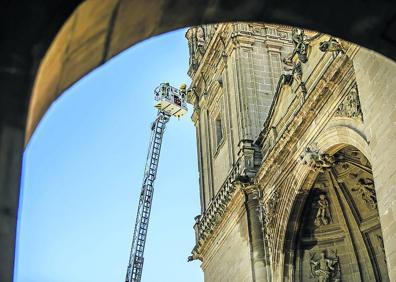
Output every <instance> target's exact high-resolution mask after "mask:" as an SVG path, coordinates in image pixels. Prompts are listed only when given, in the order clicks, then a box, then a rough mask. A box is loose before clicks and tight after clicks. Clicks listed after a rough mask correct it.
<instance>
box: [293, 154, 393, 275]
mask: <svg viewBox="0 0 396 282" xmlns="http://www.w3.org/2000/svg"><path fill="white" fill-rule="evenodd" d="M332 160H333V164H332V166H331V167H328V168H326V170H317V172H318V175H317V177H316V180H315V182H314V184H313V186H312V188H311V189H310V190H309V191H310V192H309V194H308V196H307V199H306V201H305V205H304V209H303V211H302V215H301V218H300V225H299V226H300V228H299V231H298V234H297V237H296V241H295V242H296V244H295V250H294V252H295V255H294V257H295V265H294V269H295V278H296V281H389V278H388V275H387V268H386V261H385V253H384V251H383V242H382V232H381V225H380V222H379V217H378V210H377V200H376V194H375V184H374V180H373V175H372V170H371V166H370V163H369V161H368V160H367V158H366V157H365V156H364V155H363V154H362V153H361V152H360V151H358V150H357V149H356V148H354V147H352V146H347V147H345V148H344V149H342V150H340V151H339V152H338V153H336V154H334V155H333V156H332Z"/></svg>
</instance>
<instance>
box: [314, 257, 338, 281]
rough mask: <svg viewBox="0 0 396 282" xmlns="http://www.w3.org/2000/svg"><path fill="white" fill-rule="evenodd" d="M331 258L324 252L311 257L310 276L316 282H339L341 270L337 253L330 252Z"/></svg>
mask: <svg viewBox="0 0 396 282" xmlns="http://www.w3.org/2000/svg"><path fill="white" fill-rule="evenodd" d="M332 253H333V255H332V257H329V256H327V254H326V251H322V252H320V253H319V254H318V253H314V254H313V255H311V260H310V263H311V274H312V276H313V277H314V278H316V279H317V280H316V281H318V282H330V281H337V282H340V281H341V270H340V265H339V258H338V256H337V251H332Z"/></svg>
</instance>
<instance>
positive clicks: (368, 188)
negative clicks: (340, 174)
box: [350, 173, 377, 209]
mask: <svg viewBox="0 0 396 282" xmlns="http://www.w3.org/2000/svg"><path fill="white" fill-rule="evenodd" d="M350 177H351V178H352V179H357V181H356V182H355V186H354V187H352V189H351V190H352V192H356V193H357V194H360V197H361V198H362V199H363V201H364V202H365V203H366V204H367V206H368V207H369V208H371V209H375V208H377V197H376V195H375V187H374V181H373V180H372V179H370V178H361V177H360V178H359V177H358V175H357V174H353V173H351V174H350Z"/></svg>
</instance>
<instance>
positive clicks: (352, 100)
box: [334, 87, 363, 119]
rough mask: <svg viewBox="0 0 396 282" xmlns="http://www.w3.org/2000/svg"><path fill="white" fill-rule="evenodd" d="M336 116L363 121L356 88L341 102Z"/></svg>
mask: <svg viewBox="0 0 396 282" xmlns="http://www.w3.org/2000/svg"><path fill="white" fill-rule="evenodd" d="M334 116H336V117H348V118H359V119H363V113H362V109H361V107H360V100H359V94H358V91H357V89H356V87H354V88H352V89H351V91H350V92H349V93H348V95H347V96H346V97H345V99H344V100H343V101H342V102H341V104H340V105H339V106H338V108H337V110H336V112H335V114H334Z"/></svg>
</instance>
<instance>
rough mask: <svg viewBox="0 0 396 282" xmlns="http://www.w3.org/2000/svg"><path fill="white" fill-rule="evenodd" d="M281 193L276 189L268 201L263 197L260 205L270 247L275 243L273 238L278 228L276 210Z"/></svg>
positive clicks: (261, 217)
mask: <svg viewBox="0 0 396 282" xmlns="http://www.w3.org/2000/svg"><path fill="white" fill-rule="evenodd" d="M279 198H280V193H279V191H278V190H275V192H274V193H272V195H271V196H270V197H269V199H268V200H267V201H265V202H264V200H263V199H262V198H261V203H259V207H260V206H261V213H262V214H261V215H260V219H261V222H262V224H263V227H264V232H265V238H266V240H267V241H268V243H269V247H270V248H271V245H272V243H273V240H272V239H273V238H274V235H275V228H276V221H275V219H276V211H277V207H278V203H279Z"/></svg>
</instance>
